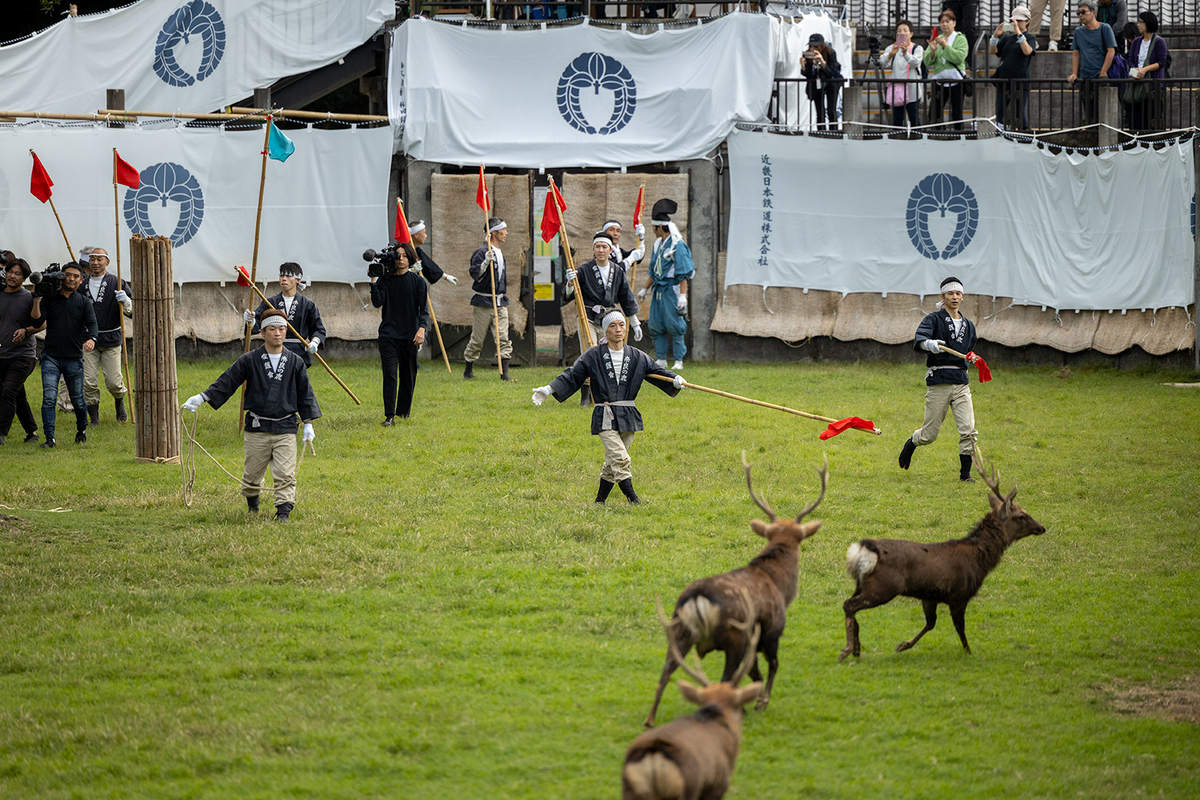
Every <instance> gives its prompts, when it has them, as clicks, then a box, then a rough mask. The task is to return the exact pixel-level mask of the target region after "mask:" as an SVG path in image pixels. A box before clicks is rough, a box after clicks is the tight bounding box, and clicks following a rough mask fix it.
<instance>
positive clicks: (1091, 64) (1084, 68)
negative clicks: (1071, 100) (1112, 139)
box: [1067, 0, 1117, 125]
mask: <svg viewBox="0 0 1200 800" xmlns="http://www.w3.org/2000/svg"><path fill="white" fill-rule="evenodd" d="M1079 22H1080V25H1079V27H1078V28H1076V29H1075V36H1074V37H1073V40H1072V43H1071V74H1070V75H1068V76H1067V82H1068V83H1076V82H1079V99H1080V104H1081V108H1082V111H1083V124H1085V125H1088V124H1091V123H1093V122H1095V121H1096V120H1097V119H1098V118H1099V113H1098V111H1099V95H1100V92H1099V88H1098V87H1097V85H1096V84H1095V83H1094V81H1095V80H1096V79H1097V78H1104V77H1107V75H1108V68H1109V67H1111V66H1112V62H1113V56H1114V55H1115V54H1116V52H1117V37H1116V35H1114V34H1113V29H1112V28H1111V27H1110V26H1109V25H1108V24H1107V23H1104V22H1101V21H1100V20H1098V19H1096V0H1080V2H1079Z"/></svg>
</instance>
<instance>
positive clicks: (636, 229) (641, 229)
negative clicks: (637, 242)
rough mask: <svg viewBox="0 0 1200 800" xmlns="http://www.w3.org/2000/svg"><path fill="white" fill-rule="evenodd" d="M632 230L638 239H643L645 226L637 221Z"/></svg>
mask: <svg viewBox="0 0 1200 800" xmlns="http://www.w3.org/2000/svg"><path fill="white" fill-rule="evenodd" d="M633 232H634V233H635V234H637V237H638V238H639V239H644V238H645V237H646V226H645V225H643V224H642V223H640V222H639V223H638V224H637V225H634V226H633Z"/></svg>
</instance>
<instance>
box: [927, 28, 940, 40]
mask: <svg viewBox="0 0 1200 800" xmlns="http://www.w3.org/2000/svg"><path fill="white" fill-rule="evenodd" d="M937 37H938V26H937V25H934V26H933V33H932V34H930V36H929V38H930V40H933V39H936V38H937Z"/></svg>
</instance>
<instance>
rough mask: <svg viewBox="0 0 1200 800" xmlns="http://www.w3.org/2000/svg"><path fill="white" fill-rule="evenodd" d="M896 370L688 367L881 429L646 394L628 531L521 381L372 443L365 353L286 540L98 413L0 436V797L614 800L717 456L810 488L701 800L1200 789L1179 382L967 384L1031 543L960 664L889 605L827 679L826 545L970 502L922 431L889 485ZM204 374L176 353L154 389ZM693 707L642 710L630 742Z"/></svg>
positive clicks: (1009, 566) (205, 423)
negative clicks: (767, 684)
mask: <svg viewBox="0 0 1200 800" xmlns="http://www.w3.org/2000/svg"><path fill="white" fill-rule="evenodd" d="M917 361H918V359H916V358H914V363H913V364H911V365H903V366H897V365H882V364H857V365H809V364H803V365H745V364H732V365H730V364H722V365H702V364H695V365H689V368H688V369H687V370H686V372H685V374H686V376H687V377H688V379H689V380H692V381H694V382H697V383H701V384H705V385H708V386H713V387H716V388H719V389H725V390H728V391H733V392H737V393H739V394H744V395H749V396H752V397H759V398H762V399H764V400H768V401H772V402H776V403H781V404H784V405H789V406H792V407H794V408H800V409H803V410H806V411H810V412H814V413H820V414H825V415H829V416H834V417H842V416H849V415H851V414H855V415H859V416H863V417H867V418H870V419H873V420H874V421H875V423H876V424H877V425H878V426H879V427H880V428H882V429H883V431H884V435H883V436H881V437H875V436H871V435H869V434H864V433H861V432H857V431H850V432H847V433H845V434H843V435H841V436H839V437H836V438H834V439H832V440H830V441H828V442H821V441H819V440H818V438H817V435H818V434H819V433H820V432H821V430H822V429H823V426H822V425H821V424H819V423H815V422H810V421H807V420H803V419H800V418H797V417H793V416H790V415H785V414H782V413H779V412H774V411H769V410H766V409H761V408H755V407H751V406H748V405H745V404H741V403H736V402H733V401H730V400H725V399H721V398H717V397H713V396H711V395H707V394H702V393H699V392H694V391H685V392H684V393H682V394H681V395H680V396H679V397H678V398H676V399H673V400H672V399H670V398H668V397H667V396H666V395H664V394H662V393H660V392H658V391H656V390H654V389H653V388H649V387H647V388H645V389H644V390H643V392H642V396H641V398H640V400H639V407H640V408H641V410H642V413H643V415H644V416H645V418H646V424H647V429H648V430H647V431H646V432H645V433H643V434H639V435H638V437H637V439H636V441H635V443H634V445H633V448H632V451H631V452H632V456H633V469H634V479H635V485H636V486H637V488H638V490H639V492H640V493H641V494H642V497H643V499H644V500H645V502H644V503H643V504H642V505H641V506H639V507H631V506H629V505H627V504H626V503H625V502H624V501H623V500H621V499H620V498H619V495H618V493H614V496H613V498H612V499H611V500H610V502H609V504H608V505H607V506H606V507H598V506H596V505H594V504H593V503H592V502H591V500H592V498H593V497H594V494H595V489H596V483H597V476H598V474H599V469H600V464H601V461H602V452H601V448H600V445H599V442H598V440H597V439H596V438H595V437H592V436H590V435H588V416H587V413H586V412H584V411H582V410H581V409H580V408H579V407H578V404H577V401H574V400H572V401H569V402H568V403H566V404H563V405H557V404H555V403H554V402H553V401H549V402H548V403H547V405H545V406H543V407H541V408H536V407H534V406H533V405H532V404H531V403H530V400H529V397H530V391H531V389H532V388H533V387H535V386H538V385H540V384H543V383H547V382H549V380H550V379H551V378H552V377H553V376H554V374H556V372H557V371H556V370H551V369H525V370H517V371H516V373H515V374H516V376H517V377H518V378H519V380H520V383H518V384H502V383H501V382H500V381H499V380H497V379H496V378H495V377H494V374H495V373H494V372H490V371H488V370H480V371H479V373H481V376H480V378H478V379H476V380H475V381H473V382H471V383H466V382H464V381H463V380H462V379H461V377H460V374H459V372H458V371H456V372H455V374H454V375H447V373H446V372H445V371H444V370H443V369H442V368H441V366H440V364H436V363H434V364H430V363H428V362H425V363H424V364H423V367H422V370H421V373H420V377H419V380H418V387H417V399H416V404H415V409H414V416H413V418H412V419H410V420H407V421H403V422H401V423H400V424H398V425H397V426H396V427H395V428H391V429H384V428H381V427H380V426H379V422H380V420H381V419H382V413H381V412H380V410H379V409H380V401H379V399H378V395H379V385H380V378H379V374H378V368H377V366H376V365H375V364H374V363H372V362H366V361H360V362H342V363H339V364H337V365H335V367H336V368H337V369H338V371H339V373H340V374H341V376H342V377H343V378H344V379H345V380H346V381H347V383H349V384H350V385H351V386H352V387H353V388H354V389H355V391H356V392H357V393H358V394H359V396H360V397H362V398H363V399H364V403H365V405H364V406H362V407H356V406H354V405H353V403H352V402H351V401H350V400H349V398H348V397H347V396H346V395H345V394H344V393H343V392H342V391H341V390H340V389H338V388H337V386H336V385H335V384H334V383H333V381H332V380H331V379H329V378H328V376H327V375H325V374H324V373H323V372H322V373H320V374H316V373H314V383H315V385H316V387H317V392H318V397H319V399H320V401H321V403H322V406H323V409H324V412H325V417H324V418H323V419H321V420H320V421H319V422H318V424H317V441H316V445H317V455H316V456H311V455H310V456H308V457H307V458H306V459H305V460H304V461H303V464H302V467H301V470H300V475H299V498H298V502H297V507H296V510H295V512H294V513H293V516H292V520H293V522H292V524H290V525H286V526H284V525H276V524H273V523H272V522H271V521H270V518H269V515H268V514H266V513H264V514H263V515H262V516H261V517H259V518H252V517H250V516H249V515H247V513H246V511H245V506H244V502H243V501H242V499H241V498H240V497H239V496H238V494H237V484H236V482H235V481H232V480H230V479H229V478H228V477H226V476H225V475H224V474H222V473H221V472H220V471H219V470H218V469H217V468H216V466H215V465H213V464H212V463H211V462H210V461H208V460H207V459H205V458H204V457H203V456H202V455H201V454H200V453H199V452H198V451H197V457H198V462H197V465H198V476H197V481H196V497H195V502H194V504H193V505H192V507H191V508H186V507H184V505H183V503H182V500H181V483H182V479H181V470H180V468H179V467H178V466H156V465H148V464H140V463H137V462H135V461H134V460H133V457H132V454H133V440H134V432H133V429H132V426H129V425H125V426H117V425H116V424H114V423H113V422H112V411H111V400H110V399H109V398H107V397H106V399H105V402H104V405H103V406H102V413H103V415H104V422H103V423H102V424H101V425H99V426H97V427H94V428H93V429H92V430H91V431H90V432H89V441H88V443H87V444H86V445H82V446H76V445H74V444H71V443H70V439H71V437H70V436H69V432H70V431H71V430H72V420H71V419H70V418H69V417H68V416H65V415H64V416H60V422H59V427H60V436H59V442H60V444H59V447H58V448H57V449H56V450H53V451H45V450H39V449H37V448H35V447H33V446H30V445H23V444H21V443H20V436H19V435H18V436H16V437H10V438H9V443H8V444H7V445H5V446H4V447H3V448H0V504H3V505H4V506H5V507H6V508H3V509H0V511H3V512H4V513H6V514H9V515H12V516H13V517H16V518H17V519H8V520H6V521H4V522H3V523H0V642H3V645H2V647H0V797H13V798H17V797H22V798H23V797H88V798H95V797H212V796H237V797H264V798H265V797H286V796H306V797H308V796H319V797H431V798H433V797H458V798H491V797H506V798H507V797H538V798H550V797H553V798H594V797H615V796H619V793H620V788H619V786H620V777H619V776H620V766H621V761H622V757H623V753H624V749H625V747H626V745H627V744H628V743H629V742H630V741H631V740H632V739H633V738H634V737H635V736H636V735H637V734H638V733H639V732H640V730H641V720H642V718H643V717H644V716H645V714H646V712H647V710H648V709H649V705H650V701H651V699H652V696H653V692H654V687H655V683H656V681H657V678H658V674H659V671H660V669H661V667H662V661H663V656H664V652H665V645H664V639H663V634H662V630H661V628H660V627H659V625H658V622H657V620H656V618H655V615H654V610H653V609H654V597H655V595H661V596H662V597H663V600H664V603H666V604H668V605H669V604H670V603H671V602H673V600H674V598H675V596H676V595H677V594H678V592H679V591H680V590H681V589H682V588H683V587H684V586H685V585H686V584H687V583H689V582H690V581H691V580H693V579H695V578H698V577H703V576H705V575H709V574H714V573H717V572H723V571H725V570H729V569H732V568H735V567H739V566H743V565H744V564H745V563H746V562H747V561H749V560H750V559H751V558H752V557H753V556H754V555H756V554H757V553H758V551H759V549H760V548H761V544H762V540H761V539H759V538H758V537H756V536H755V535H754V534H753V533H752V532H751V531H750V528H749V526H748V524H747V523H748V522H749V520H751V519H753V518H755V517H761V516H762V515H761V512H759V510H758V509H757V508H756V507H755V506H754V505H753V503H752V502H751V501H750V499H749V497H748V495H747V492H746V486H745V481H744V480H743V475H742V470H741V465H740V453H741V451H742V450H743V449H745V450H746V452H747V456H748V458H749V459H750V461H751V462H752V463H753V464H754V477H755V488H756V489H757V490H759V491H760V492H762V493H763V494H765V496H766V497H767V499H768V501H769V502H770V503H771V505H772V506H773V507H774V508H775V510H776V511H778V512H779V513H780V514H789V513H790V514H795V513H796V512H797V511H798V510H799V509H800V508H801V507H802V506H803V505H804V504H805V503H807V502H808V501H810V500H811V499H812V498H813V497H815V494H816V491H817V480H816V474H815V471H814V469H815V467H817V466H819V465H820V462H821V454H822V453H823V452H826V453H828V455H829V465H830V482H829V491H828V495H827V496H826V499H825V502H824V503H823V504H822V506H821V507H820V508H819V509H818V510H817V511H816V512H814V513H813V515H812V517H811V518H815V519H820V520H823V522H824V526H823V527H822V529H821V531H820V532H819V533H818V534H817V536H815V537H814V538H813V539H811V540H809V541H808V542H806V543H805V545H804V547H803V551H802V552H801V554H800V589H799V596H798V597H797V599H796V601H795V602H794V603H793V604H792V606H791V612H790V615H789V624H788V628H787V632H786V634H785V636H784V638H783V640H782V643H781V647H780V673H779V677H778V679H777V680H776V684H775V690H774V692H773V694H772V702H771V706H770V708H769V709H768V710H766V711H765V712H756V711H753V710H751V711H750V712H748V713H747V715H746V720H745V726H744V741H743V745H742V751H741V756H740V758H739V761H738V767H737V772H736V774H735V776H734V779H733V786H732V788H731V791H730V796H731V797H743V798H796V797H806V798H807V797H812V798H897V797H930V798H959V797H965V796H970V797H1018V796H1019V797H1047V798H1063V797H1089V798H1095V797H1104V798H1116V797H1135V796H1143V795H1153V796H1159V795H1161V796H1166V797H1196V796H1198V795H1200V735H1198V734H1200V732H1198V731H1197V727H1196V722H1197V719H1198V709H1200V622H1198V618H1200V610H1198V609H1200V602H1198V601H1197V596H1198V592H1200V561H1198V552H1200V545H1198V543H1197V532H1198V528H1200V525H1198V522H1197V521H1198V520H1200V491H1198V487H1200V390H1197V389H1183V388H1172V387H1168V386H1164V385H1163V382H1164V381H1169V380H1179V379H1186V378H1187V377H1188V376H1186V375H1179V374H1175V375H1171V374H1165V373H1160V372H1150V371H1143V372H1116V371H1112V370H1106V369H1095V370H1090V369H1083V370H1077V371H1075V372H1074V373H1073V374H1066V375H1064V374H1060V373H1057V372H1056V371H1054V370H1052V369H1037V368H1027V369H1014V370H1008V369H1005V368H1004V366H1003V364H993V368H994V370H995V375H996V379H995V380H994V381H993V382H991V383H989V384H985V385H982V386H980V385H976V386H974V387H973V391H974V397H975V411H976V418H977V425H978V428H979V431H980V447H981V449H982V451H983V453H984V454H985V456H987V457H988V458H989V459H990V460H991V461H992V462H993V463H994V464H995V465H996V466H997V467H998V468H999V470H1000V473H1001V482H1002V484H1003V486H1004V487H1005V488H1006V489H1007V488H1008V487H1009V486H1011V484H1012V481H1013V480H1014V479H1015V480H1017V481H1018V483H1019V486H1020V492H1019V494H1018V496H1017V502H1019V503H1020V504H1022V505H1023V506H1024V507H1025V508H1026V509H1027V510H1028V511H1029V512H1030V513H1031V514H1032V515H1033V516H1034V517H1035V518H1037V519H1038V520H1039V521H1040V522H1042V523H1043V524H1044V525H1045V526H1046V528H1047V533H1046V535H1044V536H1041V537H1037V538H1031V539H1027V540H1023V541H1020V542H1018V543H1017V544H1016V545H1014V547H1013V548H1012V549H1011V550H1009V552H1008V554H1007V555H1006V557H1005V559H1004V561H1003V562H1002V563H1001V564H1000V566H999V567H998V568H997V569H996V571H995V572H993V573H992V575H991V576H990V577H989V578H988V580H987V582H986V583H985V584H984V586H983V589H982V591H981V592H980V593H979V595H978V596H977V597H976V599H975V600H974V601H973V602H972V604H971V606H970V607H969V608H968V610H967V634H968V636H969V638H970V641H971V645H972V648H973V650H974V655H966V654H965V653H964V652H963V651H962V649H961V647H960V645H959V643H958V639H957V636H955V634H954V630H953V626H952V625H951V624H950V620H949V615H948V614H947V613H945V612H944V611H943V614H942V616H941V620H940V624H939V626H938V628H937V629H936V630H934V631H933V632H932V633H930V634H929V635H927V636H926V637H925V638H924V639H923V640H922V641H921V643H920V644H919V645H917V647H916V648H914V649H913V650H912V651H910V652H906V653H896V652H894V647H895V645H896V644H897V643H898V642H900V641H901V640H903V639H906V638H908V637H910V636H912V635H913V634H914V633H916V631H917V630H918V629H919V628H920V627H921V624H922V617H921V612H920V607H919V604H917V603H916V602H915V601H912V600H907V599H897V600H896V601H894V602H893V603H891V604H890V605H888V606H885V607H883V608H879V609H874V610H869V611H866V612H863V613H861V614H860V615H859V620H860V622H861V625H862V641H863V654H862V657H861V659H859V660H858V661H857V662H855V663H851V660H848V661H847V663H844V664H840V665H839V664H838V663H837V655H838V652H839V651H840V650H841V648H842V646H843V644H844V639H845V635H844V627H843V622H842V610H841V604H842V602H843V601H844V600H845V599H846V597H848V596H849V595H850V593H851V591H852V590H853V584H852V582H851V580H850V579H849V578H848V577H847V576H846V574H845V552H846V548H847V546H848V545H849V544H850V543H851V542H853V541H855V540H857V539H859V538H862V537H868V536H888V537H902V538H912V539H919V540H928V541H935V540H943V539H948V538H956V537H960V536H963V535H965V534H966V533H967V532H968V531H969V530H970V529H971V527H972V526H973V525H974V523H975V522H976V521H978V519H979V518H980V517H982V516H983V514H984V513H985V512H986V511H987V510H988V504H987V499H986V488H985V487H984V485H983V484H982V483H976V484H968V485H962V484H960V483H959V482H958V480H957V467H958V465H957V455H956V449H957V448H956V436H955V435H954V431H953V424H952V422H951V423H950V424H949V425H948V426H947V428H944V429H943V435H942V437H941V438H940V439H939V440H938V441H937V442H936V443H935V444H933V445H931V446H929V447H925V448H922V449H920V450H918V452H917V455H916V457H915V459H914V463H913V468H912V469H911V470H910V471H908V472H904V471H901V470H900V469H898V468H897V467H896V464H895V457H896V454H897V452H898V451H899V449H900V445H901V444H902V443H903V441H904V439H905V438H906V437H907V436H908V435H909V434H910V433H911V432H912V430H913V429H914V428H916V427H918V426H919V424H920V421H921V414H922V404H923V395H924V391H923V383H922V375H923V370H922V368H921V366H920V365H919V364H918V363H917ZM224 366H225V364H223V363H217V362H208V363H201V364H181V365H180V370H179V386H180V397H181V398H183V397H186V396H188V395H190V394H193V393H195V392H198V391H200V390H201V389H203V388H204V387H205V386H207V385H208V383H209V382H211V381H212V380H213V379H214V378H215V377H216V376H217V374H218V373H219V372H220V370H221V369H222V368H223V367H224ZM37 378H38V375H37V374H35V375H34V378H33V380H31V381H30V384H29V389H30V396H31V398H32V399H34V401H35V405H36V401H37V400H38V399H39V398H40V387H39V386H38V384H36V383H35V381H36V380H37ZM35 413H36V409H35ZM235 416H236V405H235V406H233V407H232V408H231V407H229V406H226V407H225V408H223V409H221V410H220V411H217V412H214V411H212V410H211V409H210V408H209V407H207V406H205V407H204V409H203V410H202V411H201V413H200V420H199V430H198V433H197V439H198V440H199V441H200V442H201V443H202V444H203V445H205V446H206V447H208V448H209V449H210V450H212V451H213V452H214V454H215V455H216V456H217V457H218V458H219V459H220V460H221V461H222V463H223V464H224V465H225V466H226V467H227V468H228V469H230V470H231V471H233V472H235V473H238V474H240V469H241V435H240V433H237V432H236V431H235V428H236V422H235ZM18 432H19V429H18ZM269 506H270V503H269V502H266V503H264V511H266V510H267V509H268V508H269ZM56 508H61V509H69V510H68V511H61V512H51V511H50V509H56ZM705 665H706V668H707V670H708V672H709V673H710V674H712V673H718V674H719V673H720V671H721V670H720V665H721V656H720V655H719V654H717V655H716V656H715V657H714V656H710V657H709V659H707V660H706V662H705ZM678 676H679V673H677V677H678ZM690 711H691V708H690V707H688V706H687V705H686V703H685V702H684V700H683V699H682V698H681V697H680V695H679V693H678V691H677V690H676V689H675V688H674V686H671V687H669V688H668V689H667V693H666V695H665V696H664V702H663V707H662V708H661V709H660V713H659V719H660V721H666V720H669V719H671V718H673V717H675V716H678V715H680V714H682V713H690Z"/></svg>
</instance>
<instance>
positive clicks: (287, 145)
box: [267, 122, 296, 161]
mask: <svg viewBox="0 0 1200 800" xmlns="http://www.w3.org/2000/svg"><path fill="white" fill-rule="evenodd" d="M267 124H268V125H270V126H271V133H270V134H269V135H268V137H267V157H268V158H273V159H275V160H276V161H287V160H288V156H290V155H291V154H292V153H294V152H296V143H295V142H293V141H292V140H291V139H289V138H288V137H287V136H285V135H284V134H283V131H281V130H279V128H276V127H275V123H274V122H269V123H267Z"/></svg>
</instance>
